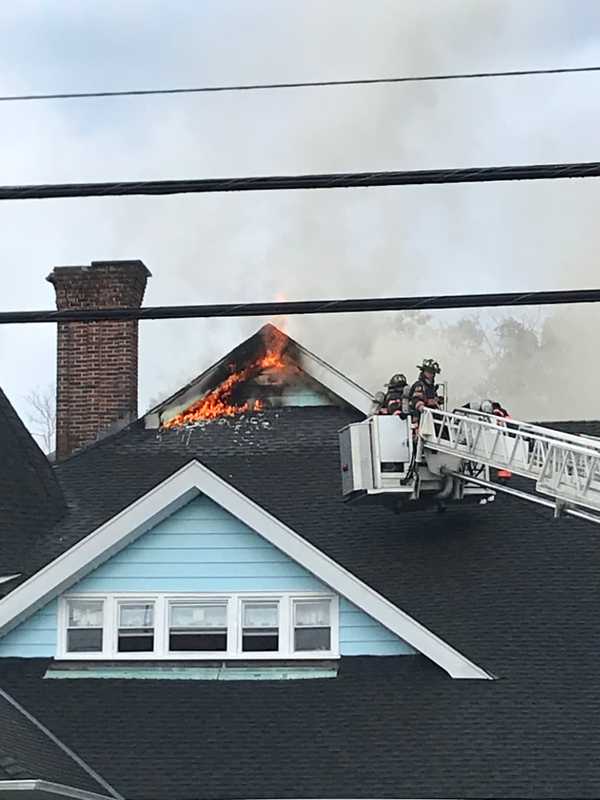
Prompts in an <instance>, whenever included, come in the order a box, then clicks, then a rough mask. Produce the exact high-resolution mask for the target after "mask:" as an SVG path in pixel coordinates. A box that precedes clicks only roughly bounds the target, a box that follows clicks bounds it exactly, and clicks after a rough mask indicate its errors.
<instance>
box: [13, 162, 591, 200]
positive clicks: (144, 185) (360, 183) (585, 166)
mask: <svg viewBox="0 0 600 800" xmlns="http://www.w3.org/2000/svg"><path fill="white" fill-rule="evenodd" d="M599 176H600V162H599V161H589V162H582V163H570V164H569V163H567V164H524V165H521V166H508V167H468V168H461V169H422V170H401V171H394V172H337V173H326V174H321V175H266V176H259V177H250V178H200V179H192V180H189V179H188V180H158V181H108V182H101V183H51V184H33V185H29V186H0V200H45V199H49V198H66V197H107V196H111V197H115V196H122V195H166V194H198V193H204V192H266V191H275V190H280V191H281V190H292V189H342V188H360V187H366V186H419V185H424V184H442V183H488V182H494V181H524V180H527V181H535V180H555V179H558V178H597V177H599Z"/></svg>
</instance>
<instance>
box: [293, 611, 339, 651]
mask: <svg viewBox="0 0 600 800" xmlns="http://www.w3.org/2000/svg"><path fill="white" fill-rule="evenodd" d="M330 649H331V600H294V651H295V652H296V653H298V652H302V651H307V650H315V651H316V650H330Z"/></svg>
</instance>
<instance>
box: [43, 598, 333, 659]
mask: <svg viewBox="0 0 600 800" xmlns="http://www.w3.org/2000/svg"><path fill="white" fill-rule="evenodd" d="M69 600H103V601H104V620H103V635H102V644H103V650H102V652H98V653H69V652H67V622H68V601H69ZM294 600H329V601H330V603H331V616H330V623H331V649H330V650H315V651H306V650H303V651H300V652H295V651H294V625H293V601H294ZM244 601H250V602H256V601H263V602H274V601H278V602H279V650H271V651H268V652H262V653H261V652H256V653H254V652H249V651H246V652H244V651H242V608H243V603H244ZM123 602H125V603H126V602H153V603H154V651H153V652H142V653H120V652H119V651H118V636H119V629H118V624H119V619H118V613H119V604H120V603H123ZM177 602H179V603H192V602H199V603H224V602H225V603H227V650H218V651H214V652H208V651H190V652H177V651H174V652H171V651H169V605H170V603H177ZM339 657H340V652H339V599H338V596H337V595H335V594H327V593H324V592H230V593H229V592H228V593H227V594H222V593H221V594H220V593H212V592H210V593H209V592H119V593H96V592H94V593H89V594H88V593H84V594H82V593H75V592H74V593H73V594H65V595H63V596H62V597H61V598H60V599H59V604H58V637H57V648H56V658H57V659H60V660H65V661H107V660H110V661H207V660H209V661H230V660H240V661H269V660H270V661H273V660H279V659H285V660H297V661H302V660H307V659H324V658H339Z"/></svg>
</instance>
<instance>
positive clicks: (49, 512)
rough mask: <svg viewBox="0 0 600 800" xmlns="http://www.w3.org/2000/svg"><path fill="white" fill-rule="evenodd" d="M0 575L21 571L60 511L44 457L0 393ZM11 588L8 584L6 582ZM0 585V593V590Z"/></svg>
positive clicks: (60, 502) (61, 504) (56, 489)
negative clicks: (28, 554) (29, 554)
mask: <svg viewBox="0 0 600 800" xmlns="http://www.w3.org/2000/svg"><path fill="white" fill-rule="evenodd" d="M0 453H1V458H0V576H3V575H9V574H12V573H16V572H22V571H23V568H24V564H25V563H26V561H27V551H28V550H30V549H31V548H32V547H35V546H36V545H37V543H38V542H39V540H40V538H42V537H43V535H44V534H45V533H46V531H47V530H48V528H49V526H50V525H52V524H54V523H55V522H56V521H57V520H58V519H59V518H60V517H61V516H62V515H63V514H64V512H65V510H66V507H65V502H64V498H63V495H62V491H61V489H60V486H59V483H58V481H57V479H56V475H55V474H54V472H53V470H52V467H51V466H50V464H49V462H48V460H47V458H46V456H45V455H44V454H43V453H42V451H41V450H40V448H39V447H38V445H37V443H36V442H35V440H34V439H33V437H32V436H31V434H30V433H29V431H28V430H27V428H26V427H25V425H23V423H22V422H21V420H20V418H19V416H18V415H17V413H16V412H15V410H14V409H13V407H12V406H11V404H10V402H9V400H8V398H7V397H6V395H5V394H4V392H3V391H2V390H1V389H0ZM11 586H12V584H11ZM2 588H3V587H2V586H1V585H0V591H2Z"/></svg>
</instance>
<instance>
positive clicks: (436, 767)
mask: <svg viewBox="0 0 600 800" xmlns="http://www.w3.org/2000/svg"><path fill="white" fill-rule="evenodd" d="M356 418H357V415H355V414H354V413H353V412H351V411H348V410H342V409H338V408H296V409H282V410H280V411H277V412H275V411H270V412H265V413H264V414H257V415H255V416H253V417H251V418H249V419H244V420H232V421H226V422H222V423H219V422H217V423H211V424H209V425H206V426H205V427H202V428H197V429H194V430H193V431H192V432H191V433H190V432H177V431H168V432H163V433H160V434H157V432H156V431H146V430H144V429H143V428H142V426H141V425H140V424H136V425H133V426H131V427H130V428H129V429H127V430H125V431H122V432H120V433H118V434H116V435H115V436H113V437H110V438H108V439H106V440H104V441H102V442H99V443H97V444H96V445H94V446H92V447H89V448H88V449H86V450H85V451H83V452H81V453H79V454H77V455H75V456H73V457H72V458H70V459H68V460H66V461H65V462H63V463H62V464H60V465H58V466H57V467H56V475H57V476H58V478H59V481H60V483H61V486H62V488H63V491H64V492H65V495H66V498H67V501H68V504H69V512H68V514H67V515H66V516H65V517H64V518H63V519H61V520H60V521H59V523H57V524H56V525H54V527H53V528H52V531H51V532H50V533H49V534H48V535H46V536H44V537H42V538H41V539H39V540H38V541H37V545H36V547H35V548H30V549H29V550H28V552H27V553H26V559H25V560H24V561H22V562H20V566H21V570H22V571H24V572H25V573H26V574H31V573H32V572H34V571H35V570H37V569H39V568H40V567H41V566H43V564H45V563H47V562H48V561H49V560H50V559H52V558H54V557H56V556H57V555H58V554H59V553H60V552H62V551H63V550H65V549H66V548H68V547H69V546H71V545H72V544H74V543H75V542H77V541H79V540H80V539H81V538H82V537H83V536H85V535H86V534H87V533H89V532H90V531H91V530H93V529H94V528H95V527H97V526H98V525H99V524H101V523H102V522H104V521H106V520H107V519H108V518H110V517H111V516H113V515H114V514H116V513H117V512H118V511H120V510H122V509H123V508H124V507H126V506H127V505H129V504H130V503H131V502H132V501H133V500H135V499H136V498H138V497H139V496H141V495H142V494H144V493H145V492H146V491H148V490H149V489H151V488H152V487H153V486H155V485H156V484H157V483H158V482H160V481H161V480H163V479H165V478H166V477H168V476H169V475H170V474H172V473H173V472H174V471H175V470H176V469H178V468H179V467H181V466H183V465H184V464H185V463H187V462H189V461H190V460H191V459H193V458H197V459H198V460H200V461H201V462H202V463H204V464H206V465H207V466H208V467H209V468H210V469H212V470H214V471H215V472H216V473H217V474H219V475H220V476H221V477H222V478H224V479H225V480H226V481H229V482H230V483H231V484H232V485H234V486H235V487H236V488H238V489H239V490H240V491H242V492H243V493H245V494H247V495H248V496H249V497H251V498H252V499H253V500H255V501H256V502H257V503H259V504H260V505H261V506H263V507H264V508H266V509H267V510H268V511H270V512H271V513H272V514H274V515H275V516H276V517H278V518H279V519H281V520H282V521H283V522H285V523H286V524H288V525H289V526H290V527H292V528H293V529H294V530H295V531H297V532H298V533H299V534H301V535H302V536H304V537H305V538H306V539H307V540H309V541H310V542H312V543H313V544H314V545H316V546H317V547H319V548H320V549H321V550H323V551H324V552H326V553H327V554H328V555H330V556H331V557H332V558H334V559H335V560H337V561H339V562H340V563H341V564H342V565H343V566H345V567H346V568H348V569H349V570H350V571H351V572H353V573H354V574H355V575H357V576H358V577H359V578H361V579H362V580H364V581H365V582H366V583H367V584H369V585H371V586H373V587H374V588H375V589H376V590H377V591H379V592H381V593H382V594H383V595H385V596H386V597H388V598H389V599H390V600H391V601H392V602H394V603H396V604H397V605H398V606H399V607H400V608H402V609H403V610H405V611H406V612H408V613H410V614H411V615H412V616H414V617H415V618H416V619H418V620H419V621H420V622H422V623H423V624H425V625H426V626H428V627H429V628H430V629H432V630H433V631H434V632H435V633H437V634H438V635H439V636H441V637H442V638H443V639H445V640H446V641H448V642H449V643H450V644H451V645H453V646H454V647H456V648H457V649H459V650H460V651H462V652H463V653H464V654H465V655H466V656H467V657H469V658H470V659H471V660H473V661H475V662H476V663H478V664H479V665H480V666H482V667H484V668H485V669H487V670H489V671H491V672H492V673H494V674H495V675H497V676H498V678H499V680H497V681H493V682H474V681H452V680H450V679H449V678H448V677H447V676H446V675H445V674H444V673H442V672H441V671H439V670H438V669H437V668H435V667H433V666H432V665H431V664H429V663H428V662H427V661H426V660H425V659H423V658H421V657H418V656H415V657H409V656H405V657H399V658H391V659H387V658H385V659H384V658H346V659H343V660H342V669H341V671H340V677H339V678H338V679H336V680H327V681H316V680H315V681H303V682H297V683H296V682H281V683H279V684H275V683H262V682H261V683H255V682H249V683H240V684H232V683H227V684H218V683H213V682H209V683H206V684H204V683H201V682H197V681H194V682H187V681H183V682H177V681H173V682H169V681H156V682H155V681H130V682H123V681H113V680H104V681H59V680H55V681H44V680H42V678H41V675H42V674H43V671H44V669H45V663H44V662H41V663H40V662H38V661H35V660H33V661H18V660H16V661H12V660H10V659H7V660H4V661H0V686H6V687H8V688H9V689H10V690H11V691H12V692H13V693H14V694H15V695H16V696H17V698H19V699H22V702H23V703H24V704H25V705H26V706H28V707H29V708H30V710H32V711H33V712H34V713H36V714H38V715H40V717H41V718H42V721H45V722H46V724H48V725H49V726H50V727H52V729H53V730H55V732H57V733H59V734H60V735H61V736H62V737H64V739H65V741H67V743H75V742H77V745H78V747H80V748H81V750H80V752H81V754H82V755H83V756H84V757H85V758H86V759H87V760H88V761H89V762H90V763H91V765H92V766H94V767H95V768H96V769H98V770H99V771H100V772H101V773H102V774H103V775H104V777H106V778H107V779H109V780H110V781H112V782H113V783H114V784H115V785H116V787H117V788H118V789H120V790H121V791H122V792H124V793H126V794H128V795H129V796H130V797H131V798H137V797H139V798H140V800H141V798H147V799H148V800H154V798H156V800H158V798H159V797H162V796H169V797H172V798H174V800H192V798H200V797H204V798H213V797H214V798H216V797H222V798H238V797H239V798H242V797H343V796H346V797H348V796H354V797H377V796H380V797H401V796H421V797H427V796H429V797H431V796H438V797H439V796H447V797H460V796H462V797H470V798H475V797H484V796H485V797H540V798H541V797H549V796H561V797H565V798H575V797H593V796H597V794H598V791H599V790H598V787H599V786H600V772H599V771H598V770H599V767H598V766H597V759H596V758H595V752H596V750H597V748H598V744H600V741H599V738H600V725H599V724H598V719H599V718H600V717H599V714H598V712H599V711H600V709H599V708H598V703H599V702H600V701H599V700H598V698H600V678H599V677H598V669H597V660H598V651H599V647H600V597H599V595H598V588H597V587H598V578H597V576H598V574H599V573H600V547H599V532H598V529H597V528H595V527H594V526H592V525H590V524H588V523H584V522H580V521H577V520H572V519H566V520H558V521H555V520H553V519H552V516H551V514H550V513H549V512H548V511H546V510H545V509H540V508H538V507H535V506H530V505H528V504H525V503H523V502H521V501H518V500H516V499H513V498H507V497H504V496H499V497H498V498H497V500H496V502H495V503H493V504H491V505H488V506H485V507H469V508H457V509H451V510H448V511H447V512H446V513H444V514H439V513H435V512H417V513H406V514H401V515H395V514H393V513H391V512H390V511H388V510H386V509H382V508H381V509H377V508H365V507H361V506H360V505H347V504H344V503H343V501H342V499H341V494H340V479H339V463H338V443H337V431H338V429H339V428H341V427H342V426H343V425H345V424H347V423H348V422H349V421H352V420H353V419H356ZM560 427H566V428H567V429H569V430H579V431H581V432H587V433H589V434H592V435H599V434H600V425H599V424H597V423H573V424H567V425H561V426H560ZM21 570H17V571H21ZM99 730H100V731H102V735H101V736H98V734H97V732H98V731H99ZM132 752H134V753H135V758H132V757H131V753H132Z"/></svg>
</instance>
